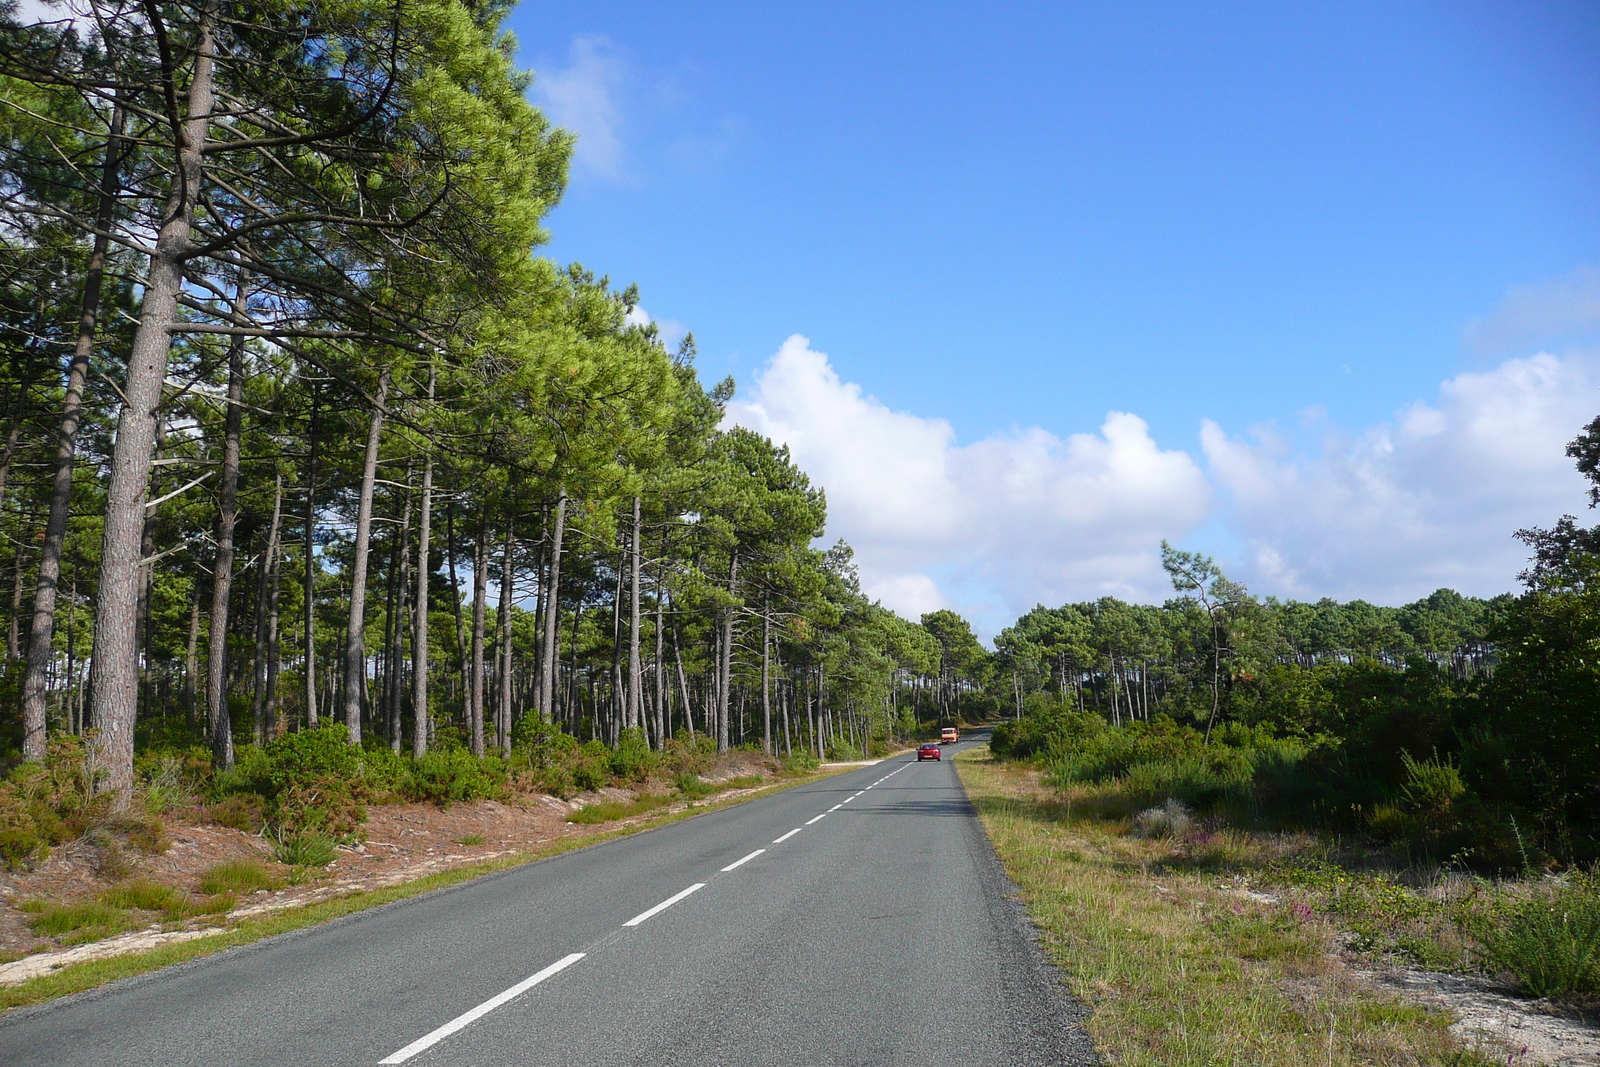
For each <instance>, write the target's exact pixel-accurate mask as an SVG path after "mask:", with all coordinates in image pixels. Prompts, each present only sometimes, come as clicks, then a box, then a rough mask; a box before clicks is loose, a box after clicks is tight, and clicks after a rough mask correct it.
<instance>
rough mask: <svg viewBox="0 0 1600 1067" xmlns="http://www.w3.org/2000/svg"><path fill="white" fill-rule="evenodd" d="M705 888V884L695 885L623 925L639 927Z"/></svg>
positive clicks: (642, 912) (697, 883)
mask: <svg viewBox="0 0 1600 1067" xmlns="http://www.w3.org/2000/svg"><path fill="white" fill-rule="evenodd" d="M705 887H706V884H705V883H704V882H696V883H695V884H694V885H692V886H690V887H689V888H688V889H685V890H684V891H683V892H681V893H674V894H672V895H671V896H670V897H668V898H667V899H666V900H663V901H662V902H661V903H659V904H657V905H656V906H655V907H653V908H651V909H650V910H648V911H641V912H640V913H639V914H637V915H635V916H634V917H633V918H631V919H629V920H628V921H627V922H625V923H623V924H622V925H623V926H638V925H639V924H640V923H642V922H644V921H645V920H646V919H648V918H650V917H651V916H652V915H659V914H660V913H662V912H664V911H666V910H667V909H668V908H670V907H672V906H673V905H674V904H676V903H677V902H678V901H680V900H682V899H683V898H684V897H686V896H688V895H689V894H690V893H693V892H694V891H695V890H697V889H704V888H705Z"/></svg>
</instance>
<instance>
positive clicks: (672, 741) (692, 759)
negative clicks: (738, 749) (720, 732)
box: [661, 729, 717, 775]
mask: <svg viewBox="0 0 1600 1067" xmlns="http://www.w3.org/2000/svg"><path fill="white" fill-rule="evenodd" d="M701 742H709V744H702V743H701ZM661 760H662V763H663V764H664V765H665V766H666V768H667V770H668V771H670V772H671V773H672V774H674V775H676V774H679V773H682V772H688V773H690V774H703V773H705V772H706V771H709V770H710V769H711V768H712V767H713V766H714V765H715V764H716V762H717V746H716V742H715V741H712V740H711V738H709V737H705V736H703V735H700V736H696V737H694V738H691V737H690V736H689V732H688V731H687V730H683V729H680V730H679V731H678V736H676V737H673V738H669V739H668V740H667V743H666V745H664V746H663V751H662V753H661Z"/></svg>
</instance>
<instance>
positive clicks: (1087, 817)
mask: <svg viewBox="0 0 1600 1067" xmlns="http://www.w3.org/2000/svg"><path fill="white" fill-rule="evenodd" d="M955 766H956V770H957V773H958V774H959V775H960V777H961V781H962V784H963V785H964V786H965V787H966V790H967V794H968V796H969V797H970V799H971V801H972V803H973V805H974V806H975V807H976V809H977V811H978V815H979V819H980V821H981V823H982V825H983V827H984V830H985V831H986V832H987V833H988V835H989V838H990V840H991V842H992V843H993V844H994V847H995V851H996V852H997V853H998V855H999V857H1000V861H1001V863H1002V865H1003V866H1004V868H1005V870H1006V873H1007V874H1009V875H1010V876H1011V878H1012V880H1013V881H1014V882H1015V883H1016V885H1017V886H1018V888H1019V890H1020V893H1021V899H1022V902H1023V904H1024V905H1025V906H1026V907H1027V909H1028V912H1029V914H1030V915H1031V916H1032V918H1033V920H1034V922H1035V923H1036V924H1037V925H1038V927H1039V929H1040V932H1041V935H1042V938H1041V940H1042V942H1043V944H1044V946H1045V948H1046V950H1047V951H1048V953H1049V955H1050V957H1051V958H1052V959H1053V960H1054V961H1055V962H1056V964H1057V965H1059V967H1060V968H1061V974H1062V977H1063V980H1064V981H1065V982H1066V984H1067V986H1068V988H1069V989H1070V990H1071V992H1072V993H1073V994H1074V995H1075V996H1077V997H1078V998H1080V999H1081V1000H1082V1001H1083V1002H1084V1003H1085V1004H1087V1005H1088V1006H1089V1007H1090V1009H1091V1014H1090V1016H1089V1018H1088V1019H1087V1020H1085V1026H1086V1028H1087V1029H1088V1031H1089V1033H1090V1035H1091V1036H1092V1037H1093V1039H1094V1042H1095V1045H1096V1047H1097V1048H1098V1049H1099V1050H1100V1051H1101V1053H1102V1054H1104V1055H1105V1056H1106V1058H1107V1059H1108V1060H1110V1061H1111V1062H1114V1063H1117V1064H1121V1065H1127V1067H1172V1065H1178V1064H1195V1065H1200V1064H1208V1065H1209V1064H1251V1065H1260V1067H1305V1065H1306V1064H1310V1063H1315V1064H1319V1065H1351V1067H1353V1065H1356V1064H1451V1065H1461V1067H1467V1065H1479V1064H1481V1065H1487V1064H1490V1063H1505V1062H1507V1060H1506V1058H1505V1057H1506V1052H1505V1051H1504V1050H1500V1049H1497V1048H1494V1047H1492V1046H1491V1047H1483V1048H1477V1047H1468V1046H1465V1045H1463V1043H1462V1042H1460V1041H1458V1040H1457V1039H1456V1038H1454V1037H1453V1036H1452V1035H1451V1034H1450V1032H1449V1026H1450V1021H1451V1019H1450V1016H1449V1015H1448V1014H1447V1013H1444V1012H1440V1011H1437V1010H1431V1009H1429V1008H1425V1007H1421V1006H1418V1005H1416V1004H1412V1003H1408V1002H1407V1001H1405V1000H1402V999H1400V998H1398V997H1394V996H1388V995H1385V994H1383V993H1381V992H1378V991H1375V990H1373V989H1372V988H1371V986H1370V985H1368V984H1367V983H1366V982H1364V981H1362V980H1361V979H1360V977H1359V976H1358V975H1355V974H1353V973H1351V972H1350V971H1349V970H1348V969H1347V968H1346V967H1345V966H1344V964H1343V963H1342V962H1341V961H1340V959H1339V958H1338V955H1337V953H1336V952H1335V951H1334V947H1335V941H1334V939H1335V934H1336V931H1335V930H1334V929H1332V928H1331V927H1330V926H1328V925H1327V924H1326V923H1325V922H1323V921H1322V920H1321V919H1320V918H1318V917H1316V916H1314V915H1310V914H1302V913H1300V912H1298V911H1296V910H1295V909H1293V908H1292V907H1286V906H1283V905H1278V904H1273V903H1270V902H1267V901H1264V900H1262V899H1259V898H1258V897H1259V895H1257V896H1252V895H1251V893H1250V892H1249V891H1248V889H1243V888H1241V887H1237V886H1230V885H1229V884H1228V883H1227V881H1226V880H1225V879H1224V880H1222V881H1219V880H1218V878H1217V877H1215V874H1214V872H1208V871H1206V870H1203V869H1197V870H1184V869H1182V868H1181V867H1180V866H1178V865H1175V864H1172V863H1166V862H1163V860H1164V858H1165V857H1166V856H1167V855H1168V854H1169V853H1170V851H1171V850H1170V848H1169V847H1167V846H1166V845H1164V844H1163V843H1162V842H1159V841H1153V840H1146V839H1141V838H1137V837H1134V836H1132V835H1130V834H1129V833H1128V825H1127V821H1126V820H1125V819H1119V818H1112V817H1109V816H1104V815H1101V814H1099V813H1097V812H1096V811H1095V810H1094V809H1093V808H1092V807H1091V808H1088V810H1083V806H1081V805H1080V810H1078V811H1076V812H1075V811H1074V810H1073V807H1072V804H1071V802H1070V800H1067V799H1064V798H1063V797H1061V796H1060V795H1059V794H1057V793H1056V792H1055V791H1054V790H1053V789H1049V788H1047V787H1045V786H1043V785H1042V784H1041V783H1040V781H1039V775H1038V772H1037V771H1036V770H1034V769H1032V768H1029V767H1025V766H1019V765H1016V764H1008V763H997V762H994V761H992V760H991V759H990V758H989V756H988V751H987V748H986V747H980V748H976V749H973V750H971V751H969V752H964V753H961V754H960V755H958V756H957V757H956V759H955Z"/></svg>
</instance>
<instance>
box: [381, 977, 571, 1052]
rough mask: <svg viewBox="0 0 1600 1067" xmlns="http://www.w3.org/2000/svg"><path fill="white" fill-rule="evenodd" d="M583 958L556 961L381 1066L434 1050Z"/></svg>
mask: <svg viewBox="0 0 1600 1067" xmlns="http://www.w3.org/2000/svg"><path fill="white" fill-rule="evenodd" d="M583 955H584V954H583V953H582V952H574V953H572V954H571V955H570V956H563V957H562V958H561V959H559V960H556V962H554V963H552V964H551V965H550V966H548V967H546V968H545V969H544V970H542V971H540V972H539V973H538V974H535V975H532V976H531V977H528V978H524V979H523V980H522V981H520V982H518V983H517V984H516V985H514V986H512V987H511V988H510V989H508V990H506V991H505V992H504V993H501V994H499V995H498V996H493V997H490V998H489V999H488V1000H486V1001H484V1002H483V1003H482V1004H479V1005H478V1006H477V1007H476V1008H473V1009H472V1010H471V1011H469V1012H465V1013H463V1014H461V1015H457V1016H456V1017H455V1018H454V1019H451V1020H450V1021H449V1022H447V1023H445V1024H444V1025H443V1026H441V1027H439V1029H437V1030H435V1031H433V1032H432V1033H430V1034H427V1035H426V1036H423V1037H419V1038H417V1039H416V1040H415V1041H413V1042H411V1044H409V1045H407V1046H406V1047H405V1048H403V1049H401V1050H400V1051H399V1052H396V1053H395V1054H394V1055H392V1056H390V1057H389V1058H388V1059H383V1060H379V1061H378V1062H379V1063H380V1064H392V1063H404V1062H406V1060H409V1059H410V1058H411V1057H413V1056H415V1055H416V1054H417V1053H419V1052H421V1051H422V1050H424V1049H427V1048H431V1047H432V1046H434V1045H436V1044H438V1043H439V1042H440V1041H443V1040H444V1039H445V1038H447V1037H449V1036H450V1035H451V1034H453V1033H455V1032H456V1031H457V1030H460V1029H463V1028H464V1027H466V1026H469V1025H471V1024H472V1023H474V1022H476V1021H477V1020H479V1019H481V1018H483V1017H484V1016H485V1015H488V1014H489V1013H490V1012H491V1011H494V1010H495V1009H496V1008H498V1007H500V1005H502V1004H504V1003H505V1002H506V1001H508V1000H513V999H515V998H516V997H519V996H521V995H522V994H524V993H526V992H527V991H528V990H530V989H532V988H533V987H534V986H536V985H538V984H539V983H540V982H542V981H544V980H545V979H546V978H549V977H551V976H553V975H555V974H558V973H560V972H561V971H564V970H566V969H567V968H568V967H571V966H572V965H573V964H574V963H577V962H578V961H579V960H581V959H583Z"/></svg>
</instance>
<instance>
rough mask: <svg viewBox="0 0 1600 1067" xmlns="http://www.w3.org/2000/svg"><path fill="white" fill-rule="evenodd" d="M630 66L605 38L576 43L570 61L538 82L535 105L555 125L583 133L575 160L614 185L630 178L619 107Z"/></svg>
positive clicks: (582, 39) (536, 83)
mask: <svg viewBox="0 0 1600 1067" xmlns="http://www.w3.org/2000/svg"><path fill="white" fill-rule="evenodd" d="M627 73H628V66H627V62H626V61H625V60H624V58H623V56H622V54H621V52H620V51H619V50H618V49H617V48H616V46H615V45H613V44H612V43H611V41H610V40H609V39H608V38H606V37H603V36H600V35H588V36H583V37H579V38H577V39H575V40H574V41H573V42H572V58H571V62H570V63H569V64H568V65H567V66H566V67H565V68H563V69H559V70H547V71H545V72H543V73H541V74H540V75H539V76H538V78H537V79H536V80H535V81H534V85H533V98H534V102H535V103H537V104H538V105H539V107H540V108H541V109H543V111H544V113H545V115H546V116H547V117H549V119H550V121H551V122H554V123H555V124H556V125H557V126H560V127H562V128H564V129H567V130H571V131H572V132H573V133H575V134H577V135H578V144H577V147H576V149H575V150H574V152H573V160H574V162H576V163H577V164H579V165H580V166H583V167H585V168H586V169H588V170H590V171H592V172H593V173H595V174H597V175H599V176H600V177H602V178H606V179H609V180H611V181H622V180H624V179H625V178H626V177H627V173H626V172H627V166H626V158H625V157H626V151H625V149H624V146H623V142H622V127H623V118H622V108H621V107H620V106H619V105H618V103H617V96H618V94H619V93H620V92H621V89H622V86H623V82H624V81H625V80H626V78H627Z"/></svg>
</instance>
